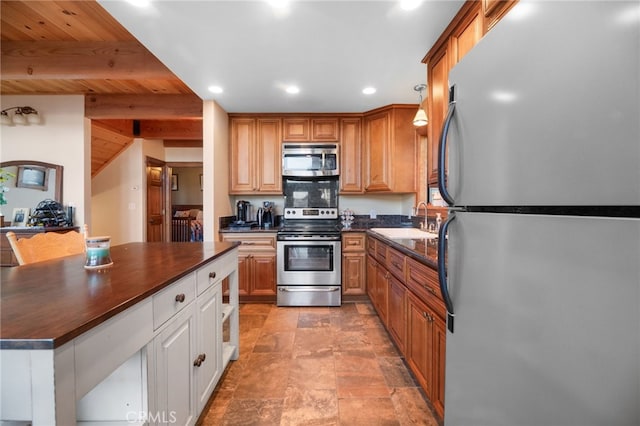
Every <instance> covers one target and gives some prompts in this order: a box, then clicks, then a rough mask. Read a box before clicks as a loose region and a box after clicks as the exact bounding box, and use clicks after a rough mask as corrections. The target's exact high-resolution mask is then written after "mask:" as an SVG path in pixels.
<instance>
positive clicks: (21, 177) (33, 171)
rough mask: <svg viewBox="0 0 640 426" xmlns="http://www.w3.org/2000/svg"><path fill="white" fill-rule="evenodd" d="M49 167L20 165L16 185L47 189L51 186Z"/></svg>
mask: <svg viewBox="0 0 640 426" xmlns="http://www.w3.org/2000/svg"><path fill="white" fill-rule="evenodd" d="M48 183H49V169H47V168H46V167H38V166H18V177H17V178H16V187H18V188H31V189H39V190H41V191H46V190H47V189H48V188H49V186H48Z"/></svg>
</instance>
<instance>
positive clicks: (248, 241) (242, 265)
mask: <svg viewBox="0 0 640 426" xmlns="http://www.w3.org/2000/svg"><path fill="white" fill-rule="evenodd" d="M221 239H222V241H238V242H240V247H238V295H239V297H240V301H241V302H247V301H275V296H276V234H275V233H228V234H221Z"/></svg>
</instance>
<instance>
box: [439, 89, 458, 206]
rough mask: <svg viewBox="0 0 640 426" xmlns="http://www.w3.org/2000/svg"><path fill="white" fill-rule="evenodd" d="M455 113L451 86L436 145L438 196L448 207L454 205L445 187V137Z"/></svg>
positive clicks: (453, 93)
mask: <svg viewBox="0 0 640 426" xmlns="http://www.w3.org/2000/svg"><path fill="white" fill-rule="evenodd" d="M455 111H456V101H455V86H452V87H451V88H450V89H449V110H448V111H447V118H446V119H445V120H444V124H443V125H442V132H441V133H440V143H439V144H438V189H439V190H440V195H441V196H442V199H443V200H444V201H446V202H447V204H449V205H450V206H452V205H454V204H455V201H454V200H453V197H452V196H451V194H450V193H449V190H448V189H447V185H446V176H447V173H446V170H445V160H446V156H447V136H448V135H449V125H450V124H451V120H452V119H453V114H454V113H455Z"/></svg>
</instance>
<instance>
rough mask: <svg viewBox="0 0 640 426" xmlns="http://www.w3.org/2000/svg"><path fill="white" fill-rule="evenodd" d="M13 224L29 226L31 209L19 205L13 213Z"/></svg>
mask: <svg viewBox="0 0 640 426" xmlns="http://www.w3.org/2000/svg"><path fill="white" fill-rule="evenodd" d="M11 217H12V218H13V220H12V221H11V225H12V226H27V220H29V209H27V208H22V207H18V208H15V209H13V215H12V216H11Z"/></svg>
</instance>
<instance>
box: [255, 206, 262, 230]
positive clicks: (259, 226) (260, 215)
mask: <svg viewBox="0 0 640 426" xmlns="http://www.w3.org/2000/svg"><path fill="white" fill-rule="evenodd" d="M263 214H264V209H263V208H262V207H260V208H259V209H258V214H257V216H256V219H257V221H258V228H262V224H263V220H262V215H263Z"/></svg>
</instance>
